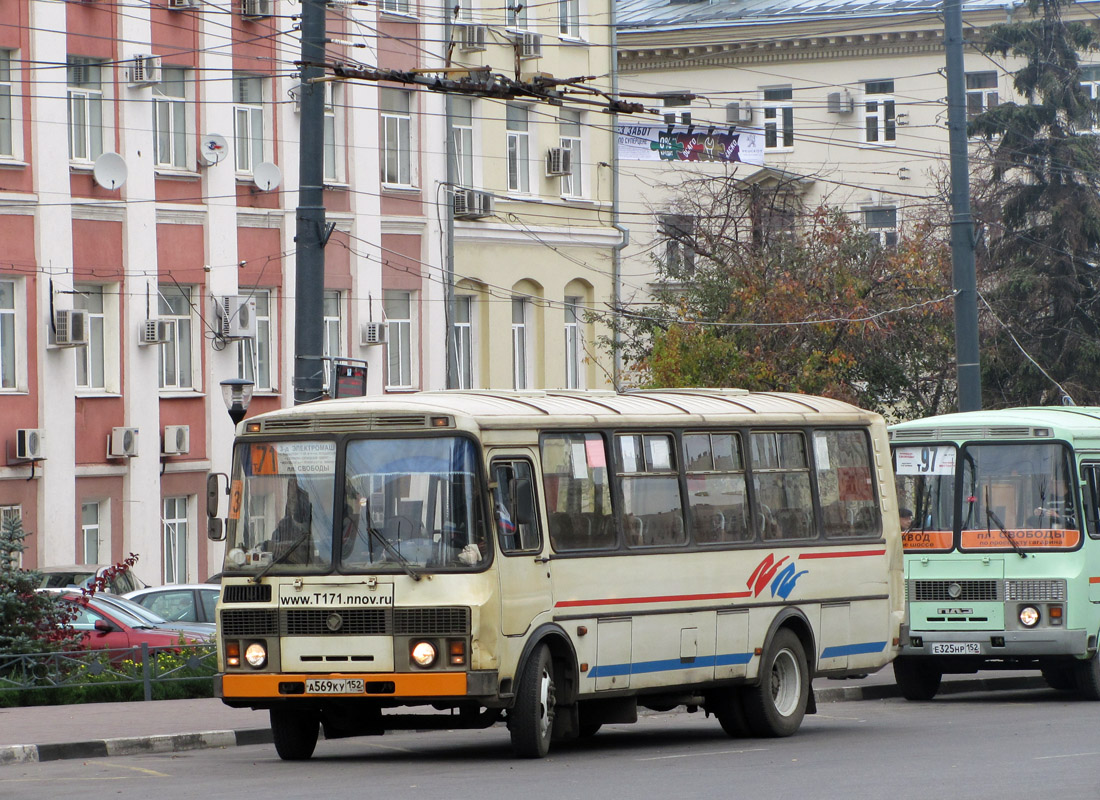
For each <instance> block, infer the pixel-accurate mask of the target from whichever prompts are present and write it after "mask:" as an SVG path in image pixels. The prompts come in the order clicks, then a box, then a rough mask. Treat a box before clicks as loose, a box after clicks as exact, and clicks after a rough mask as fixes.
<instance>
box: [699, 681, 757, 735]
mask: <svg viewBox="0 0 1100 800" xmlns="http://www.w3.org/2000/svg"><path fill="white" fill-rule="evenodd" d="M742 695H743V690H742V688H741V687H740V686H731V687H730V688H728V689H718V690H715V691H714V692H711V693H710V694H708V695H707V711H709V712H710V713H712V714H714V716H715V717H717V718H718V724H719V725H721V726H722V730H724V731H725V732H726V735H727V736H730V737H732V738H734V739H739V738H741V737H744V736H748V735H749V722H748V720H747V719H746V718H745V703H744V699H743V697H742Z"/></svg>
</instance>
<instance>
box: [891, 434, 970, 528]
mask: <svg viewBox="0 0 1100 800" xmlns="http://www.w3.org/2000/svg"><path fill="white" fill-rule="evenodd" d="M955 457H956V449H955V446H954V445H915V446H914V445H907V446H903V447H895V448H894V472H895V475H896V476H897V477H896V482H897V490H898V506H899V508H901V509H904V510H905V511H908V512H909V516H910V517H911V518H912V521H911V522H910V523H908V525H907V526H906V525H903V530H902V532H901V535H902V542H903V543H904V546H905V549H906V550H951V549H952V548H953V547H954V534H953V533H952V530H953V528H954V525H953V524H952V519H953V516H954V509H955Z"/></svg>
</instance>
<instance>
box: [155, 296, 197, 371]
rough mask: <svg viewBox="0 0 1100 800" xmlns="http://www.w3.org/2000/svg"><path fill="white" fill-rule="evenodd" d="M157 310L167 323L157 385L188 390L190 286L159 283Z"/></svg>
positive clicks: (189, 367) (190, 367) (190, 362)
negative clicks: (165, 339)
mask: <svg viewBox="0 0 1100 800" xmlns="http://www.w3.org/2000/svg"><path fill="white" fill-rule="evenodd" d="M158 294H159V300H158V303H157V305H158V311H159V313H160V318H161V319H162V320H164V321H165V322H167V323H168V341H167V342H165V343H164V344H162V345H161V346H160V388H162V389H190V388H191V387H192V386H193V385H194V383H193V378H192V374H193V373H192V358H191V352H192V342H191V339H192V335H191V334H192V325H191V287H190V286H177V285H175V284H172V285H167V284H162V285H161V286H160V291H159V293H158Z"/></svg>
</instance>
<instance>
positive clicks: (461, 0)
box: [456, 0, 474, 22]
mask: <svg viewBox="0 0 1100 800" xmlns="http://www.w3.org/2000/svg"><path fill="white" fill-rule="evenodd" d="M456 5H457V7H458V19H459V21H460V22H472V21H473V18H474V0H458V3H457V4H456Z"/></svg>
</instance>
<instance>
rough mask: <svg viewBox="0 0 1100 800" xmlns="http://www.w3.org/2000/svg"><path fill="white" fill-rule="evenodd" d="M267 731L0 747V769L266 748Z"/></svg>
mask: <svg viewBox="0 0 1100 800" xmlns="http://www.w3.org/2000/svg"><path fill="white" fill-rule="evenodd" d="M272 741H273V740H272V736H271V729H270V728H247V729H244V730H236V731H205V732H203V733H170V734H163V735H160V736H123V737H118V738H114V739H91V740H89V741H86V742H64V743H60V744H14V745H7V746H4V747H0V766H3V765H4V764H28V763H33V762H38V761H61V760H63V759H69V758H103V757H105V756H131V755H138V754H141V753H180V752H183V751H185V750H203V749H207V748H214V747H240V746H244V745H250V744H270V743H271V742H272Z"/></svg>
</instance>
